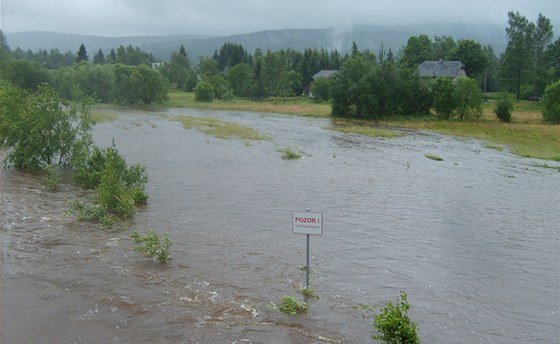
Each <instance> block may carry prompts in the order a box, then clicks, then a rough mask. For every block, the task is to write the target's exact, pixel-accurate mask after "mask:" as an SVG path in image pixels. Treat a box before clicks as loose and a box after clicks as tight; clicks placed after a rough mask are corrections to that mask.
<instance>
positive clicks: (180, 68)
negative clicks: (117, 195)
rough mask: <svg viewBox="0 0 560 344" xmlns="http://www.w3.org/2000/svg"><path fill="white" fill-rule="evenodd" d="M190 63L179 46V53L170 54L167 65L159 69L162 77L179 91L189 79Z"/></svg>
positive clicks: (182, 48)
mask: <svg viewBox="0 0 560 344" xmlns="http://www.w3.org/2000/svg"><path fill="white" fill-rule="evenodd" d="M189 71H190V63H189V60H188V58H187V53H186V51H185V48H184V47H183V46H182V45H181V49H180V50H179V52H174V53H172V54H171V58H170V60H169V63H166V64H164V66H163V67H162V68H161V73H162V74H163V76H165V77H166V78H167V80H169V82H171V83H172V84H175V86H176V87H177V88H179V89H183V88H185V87H186V85H187V83H188V80H189V77H190V73H189Z"/></svg>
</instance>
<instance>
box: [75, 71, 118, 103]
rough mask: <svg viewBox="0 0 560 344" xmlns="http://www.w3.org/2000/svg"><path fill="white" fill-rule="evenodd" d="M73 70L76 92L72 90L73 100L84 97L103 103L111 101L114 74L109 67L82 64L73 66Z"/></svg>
mask: <svg viewBox="0 0 560 344" xmlns="http://www.w3.org/2000/svg"><path fill="white" fill-rule="evenodd" d="M74 70H75V73H74V87H77V88H78V90H77V89H74V90H73V92H74V94H73V98H76V97H79V96H81V95H85V96H86V97H90V98H92V99H96V100H98V101H101V102H104V103H108V102H111V101H112V100H113V93H114V88H115V73H114V69H113V68H112V67H111V66H108V65H90V64H89V63H84V62H82V63H80V64H77V65H75V66H74ZM76 91H79V92H76Z"/></svg>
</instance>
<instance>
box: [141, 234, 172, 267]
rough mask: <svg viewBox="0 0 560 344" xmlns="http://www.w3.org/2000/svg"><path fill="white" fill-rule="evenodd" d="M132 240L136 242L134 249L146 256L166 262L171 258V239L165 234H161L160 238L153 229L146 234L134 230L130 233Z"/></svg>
mask: <svg viewBox="0 0 560 344" xmlns="http://www.w3.org/2000/svg"><path fill="white" fill-rule="evenodd" d="M131 237H132V240H134V243H135V244H136V245H135V246H134V250H135V251H137V252H140V253H142V254H144V256H146V257H148V258H153V259H155V260H157V261H158V262H160V263H166V262H168V261H170V260H171V254H170V253H169V247H170V246H171V244H172V243H171V239H169V236H168V235H167V234H164V235H163V238H161V239H160V237H159V235H157V234H156V233H155V232H154V231H149V232H148V233H146V234H139V233H138V232H134V233H132V235H131Z"/></svg>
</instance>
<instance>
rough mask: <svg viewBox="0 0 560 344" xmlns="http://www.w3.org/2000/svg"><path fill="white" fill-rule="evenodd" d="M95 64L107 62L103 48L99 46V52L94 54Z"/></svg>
mask: <svg viewBox="0 0 560 344" xmlns="http://www.w3.org/2000/svg"><path fill="white" fill-rule="evenodd" d="M93 64H105V55H103V50H101V48H99V51H98V52H97V54H95V55H94V56H93Z"/></svg>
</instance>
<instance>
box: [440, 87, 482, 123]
mask: <svg viewBox="0 0 560 344" xmlns="http://www.w3.org/2000/svg"><path fill="white" fill-rule="evenodd" d="M432 96H433V102H432V107H433V108H434V110H435V111H436V113H437V114H438V115H440V116H442V117H443V118H445V119H459V120H463V119H476V118H478V117H480V115H481V114H482V98H483V95H482V92H481V91H480V89H479V88H478V85H477V83H476V81H474V80H473V79H471V78H457V79H455V80H451V79H449V78H438V79H436V80H435V81H434V84H433V87H432Z"/></svg>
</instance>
